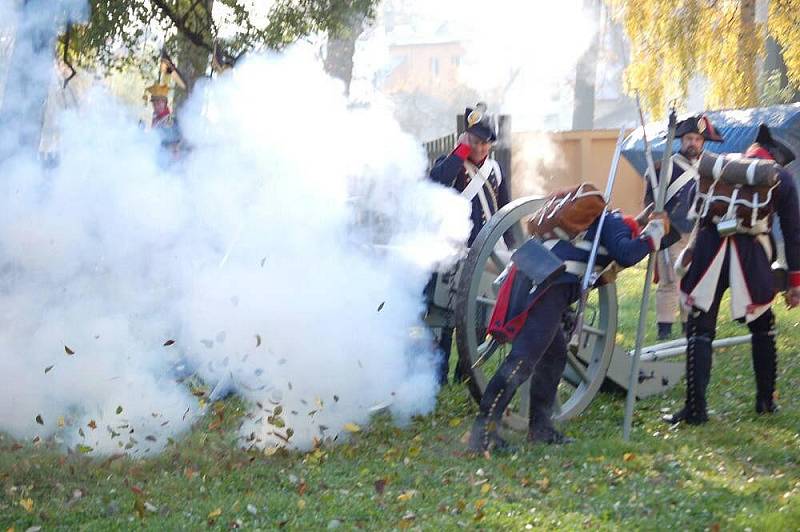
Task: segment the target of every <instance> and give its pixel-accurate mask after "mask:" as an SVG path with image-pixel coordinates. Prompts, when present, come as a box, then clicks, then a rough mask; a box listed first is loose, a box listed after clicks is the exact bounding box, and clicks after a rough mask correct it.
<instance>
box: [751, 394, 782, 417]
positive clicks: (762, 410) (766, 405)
mask: <svg viewBox="0 0 800 532" xmlns="http://www.w3.org/2000/svg"><path fill="white" fill-rule="evenodd" d="M778 410H779V408H778V405H776V404H775V401H774V400H773V399H772V397H757V398H756V413H757V414H773V413H775V412H777V411H778Z"/></svg>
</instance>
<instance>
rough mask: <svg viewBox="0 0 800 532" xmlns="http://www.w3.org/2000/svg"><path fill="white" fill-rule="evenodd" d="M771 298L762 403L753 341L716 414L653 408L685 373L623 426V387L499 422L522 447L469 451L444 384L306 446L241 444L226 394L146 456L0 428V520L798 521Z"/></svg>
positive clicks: (95, 524)
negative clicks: (551, 437) (92, 452)
mask: <svg viewBox="0 0 800 532" xmlns="http://www.w3.org/2000/svg"><path fill="white" fill-rule="evenodd" d="M641 282H642V268H639V269H634V270H632V271H630V272H626V273H625V274H624V275H623V276H622V277H621V278H620V280H619V285H620V293H621V296H620V304H621V316H620V322H621V331H620V334H621V338H620V340H621V342H622V343H624V344H625V345H632V344H633V338H634V336H635V319H636V316H637V314H638V306H639V303H638V301H639V299H638V296H637V294H638V293H639V292H640V291H641ZM776 308H777V309H778V317H779V320H778V323H779V326H780V329H781V334H780V337H779V348H780V351H781V355H780V372H779V382H778V388H779V390H780V392H781V397H780V400H779V402H780V404H781V406H782V410H781V411H780V412H779V413H778V414H777V415H774V416H768V417H759V416H756V415H755V413H754V412H753V395H754V384H753V377H752V369H751V362H750V356H749V346H740V347H736V348H730V349H725V350H722V352H721V353H719V356H717V357H716V358H715V367H714V373H713V376H712V384H711V387H710V392H709V402H710V408H711V409H712V410H713V412H714V413H713V415H712V420H711V421H710V422H709V423H708V424H707V425H705V426H703V427H679V428H677V429H672V428H669V427H668V426H666V425H663V424H661V423H660V422H659V420H658V419H659V417H660V410H661V408H665V407H666V408H669V409H674V408H677V407H678V406H679V405H680V402H681V397H682V392H683V389H682V388H683V386H682V385H681V386H679V387H678V388H676V389H673V390H672V391H671V392H670V393H669V394H668V395H666V396H662V397H654V398H649V399H647V400H644V401H641V402H640V403H639V404H638V406H637V411H636V416H635V426H634V431H633V435H632V439H631V441H630V442H628V443H626V442H623V441H622V439H621V423H622V410H623V405H624V398H622V397H619V396H615V395H606V394H601V395H599V396H598V397H597V399H596V400H595V401H594V402H593V403H592V404H591V405H590V407H589V408H588V409H587V411H586V412H585V413H584V414H583V415H582V416H580V417H579V418H578V419H576V420H574V421H571V422H569V423H568V424H566V425H565V426H564V427H563V428H564V429H565V431H566V432H567V433H568V434H569V435H571V436H573V437H575V438H576V439H577V442H576V443H574V444H572V445H569V446H563V447H548V446H526V445H524V442H523V435H521V434H520V435H512V440H514V442H515V443H518V444H519V445H520V450H519V452H517V454H514V455H511V456H499V455H498V456H493V457H492V458H491V459H486V458H483V457H470V456H466V455H465V454H464V448H465V446H464V443H463V441H462V440H463V436H464V434H465V432H466V431H467V430H468V428H469V425H470V422H471V420H472V417H473V416H474V414H475V404H474V403H473V401H472V400H471V399H470V397H469V395H468V392H467V391H466V389H465V388H464V387H462V386H455V385H454V386H449V387H447V388H446V389H445V390H443V391H442V393H441V395H440V398H439V403H438V406H437V409H436V411H435V412H434V413H433V414H431V415H429V416H426V417H423V418H418V419H415V420H414V421H413V422H412V423H411V424H410V425H409V426H407V427H405V428H394V427H392V426H391V424H390V423H389V421H388V420H387V419H386V418H384V417H379V418H376V419H375V420H374V423H373V424H372V425H370V426H369V427H368V428H365V430H364V432H362V433H360V434H357V435H355V436H354V437H353V438H352V440H351V441H350V442H348V443H346V444H342V445H339V446H337V447H332V448H325V449H322V450H319V451H317V452H315V453H312V454H307V455H302V454H295V453H286V454H277V455H273V456H265V455H264V454H261V453H255V452H245V451H242V450H239V449H238V448H237V446H236V443H235V436H236V426H237V425H238V418H239V417H240V416H241V415H242V414H243V410H244V405H242V404H241V403H240V402H239V401H238V400H236V399H229V400H227V401H225V402H224V403H222V404H221V405H220V408H224V410H225V414H226V415H225V423H224V424H223V426H222V427H220V428H219V429H218V430H208V425H209V423H210V422H211V419H207V420H204V421H202V422H200V423H199V424H198V426H197V427H196V428H195V430H194V431H193V432H192V434H191V435H190V436H189V437H188V438H186V439H184V440H182V441H180V442H178V443H177V444H175V445H171V446H170V447H168V448H167V450H166V451H165V452H164V453H163V454H162V455H160V456H157V457H154V458H150V459H146V460H131V459H128V458H118V459H114V460H108V459H96V458H91V457H89V456H86V455H80V454H72V455H68V456H65V455H63V454H61V453H59V452H57V450H55V449H53V448H50V447H48V445H46V444H40V446H38V447H32V446H30V445H26V446H24V447H23V448H21V449H18V448H16V447H17V446H15V445H14V442H13V441H11V440H10V439H9V438H7V437H6V438H3V439H0V486H1V487H2V495H0V530H6V529H9V528H13V529H15V530H17V531H20V530H26V529H27V528H28V527H31V526H41V527H42V529H43V530H49V529H54V528H63V529H81V530H115V529H129V528H134V527H135V528H144V529H152V530H175V529H205V528H208V527H209V526H210V527H212V528H217V529H220V528H230V527H232V526H242V527H245V528H248V529H259V528H260V529H265V530H267V529H276V528H279V527H281V526H283V527H285V528H287V529H293V530H308V529H325V528H327V527H328V526H329V524H337V523H338V524H340V525H341V528H342V529H352V528H365V529H391V528H420V529H431V530H439V529H444V530H450V529H457V528H463V527H470V528H474V527H482V528H488V529H499V528H502V529H511V530H524V529H526V528H527V527H528V526H530V527H531V528H533V529H541V530H551V529H644V530H654V529H668V528H671V529H676V530H684V529H689V530H703V529H710V530H717V529H720V530H743V529H746V528H750V529H752V530H796V529H798V528H800V434H799V433H798V432H799V430H798V429H799V427H800V423H799V422H800V402H798V400H797V399H796V398H795V396H794V394H792V393H791V392H793V391H794V390H793V388H794V386H796V384H797V382H798V381H799V380H800V361H798V357H797V348H796V347H795V346H797V345H798V341H799V340H800V328H799V327H798V323H797V320H798V317H800V315H797V314H790V313H788V312H787V311H785V310H784V309H783V308H782V305H776ZM650 323H651V324H652V320H651V321H650ZM720 325H721V326H720V335H721V336H723V335H729V334H743V333H744V332H745V331H746V329H745V328H744V327H743V326H739V325H737V324H731V323H729V322H727V318H725V317H723V318H721V320H720ZM653 329H654V327H653V326H651V327H649V330H648V333H649V335H650V337H649V338H648V341H653V338H652V337H653V335H654V330H653ZM740 331H741V332H740ZM76 490H80V495H79V496H78V495H75V494H76ZM145 503H146V504H145ZM30 504H32V506H31V505H30ZM25 505H28V508H29V510H28V509H26V508H25ZM248 507H249V508H250V510H248ZM253 510H255V512H252V511H253Z"/></svg>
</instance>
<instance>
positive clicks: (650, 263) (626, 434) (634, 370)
mask: <svg viewBox="0 0 800 532" xmlns="http://www.w3.org/2000/svg"><path fill="white" fill-rule="evenodd" d="M676 122H677V119H676V116H675V109H674V108H673V109H672V111H671V112H670V114H669V129H668V130H667V143H666V144H665V145H664V156H663V158H662V159H661V172H660V174H661V175H659V182H658V195H657V196H656V197H655V200H656V208H655V212H664V199H665V196H666V193H667V184H668V183H669V175H667V170H668V167H669V158H670V157H671V156H672V141H673V140H675V126H676ZM657 251H658V250H653V251H651V252H650V255H649V256H648V257H647V273H646V274H645V278H644V289H643V290H642V305H641V307H640V309H639V327H638V329H637V330H636V347H635V349H634V352H633V360H632V361H631V374H630V377H629V378H628V395H627V397H626V398H625V418H624V420H623V427H622V439H623V440H625V441H628V440H629V439H630V435H631V425H632V423H633V406H634V404H635V402H636V388H637V386H638V385H639V361H640V359H641V356H642V343H643V342H644V331H645V326H646V325H647V307H648V305H649V302H650V284H651V283H652V281H653V271H654V270H655V266H656V261H655V258H656V252H657Z"/></svg>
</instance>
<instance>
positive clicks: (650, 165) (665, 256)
mask: <svg viewBox="0 0 800 532" xmlns="http://www.w3.org/2000/svg"><path fill="white" fill-rule="evenodd" d="M636 108H637V109H638V110H639V123H640V124H642V141H643V142H644V157H645V159H646V160H647V170H646V171H645V173H646V177H647V179H648V180H649V181H650V188H651V189H652V191H653V199H655V195H656V190H659V187H658V179H656V165H655V163H654V162H653V150H652V149H651V147H650V142H648V140H647V129H646V128H645V125H644V113H643V112H642V102H641V100H640V99H639V91H638V90H637V91H636ZM671 177H672V176H667V178H671ZM659 253H661V260H662V261H663V262H664V264H665V265H666V267H665V268H664V270H665V271H664V272H663V275H664V278H665V279H666V280H667V281H669V282H670V283H672V282H674V281H675V271H674V270H673V269H672V264H671V262H672V261H670V258H669V251H667V250H666V249H663V250H661V251H659Z"/></svg>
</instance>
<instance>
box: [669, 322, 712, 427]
mask: <svg viewBox="0 0 800 532" xmlns="http://www.w3.org/2000/svg"><path fill="white" fill-rule="evenodd" d="M712 341H713V338H711V337H709V336H707V335H690V336H689V345H688V348H687V350H686V403H685V404H684V407H683V408H682V409H680V410H679V411H677V412H675V413H674V414H670V415H667V416H664V417H663V418H662V419H663V420H664V421H666V422H667V423H671V424H674V423H680V422H682V421H685V422H686V423H688V424H689V425H701V424H703V423H705V422H707V421H708V411H707V410H706V389H707V388H708V382H709V380H710V379H711V342H712Z"/></svg>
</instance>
